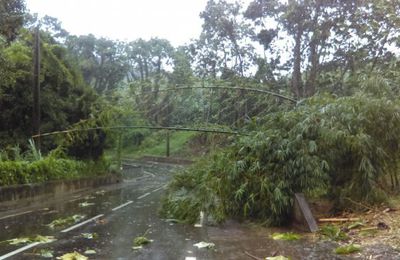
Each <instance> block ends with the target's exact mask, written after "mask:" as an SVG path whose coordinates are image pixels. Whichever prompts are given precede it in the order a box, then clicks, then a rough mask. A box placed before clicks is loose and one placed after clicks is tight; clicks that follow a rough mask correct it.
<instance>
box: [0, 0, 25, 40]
mask: <svg viewBox="0 0 400 260" xmlns="http://www.w3.org/2000/svg"><path fill="white" fill-rule="evenodd" d="M24 14H25V1H24V0H1V1H0V35H3V36H4V37H5V38H6V40H7V41H8V42H10V41H12V40H14V39H15V37H16V36H17V34H18V30H19V29H20V28H21V27H22V25H23V23H24Z"/></svg>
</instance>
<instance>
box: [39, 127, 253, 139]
mask: <svg viewBox="0 0 400 260" xmlns="http://www.w3.org/2000/svg"><path fill="white" fill-rule="evenodd" d="M128 128H130V129H151V130H173V131H190V132H204V133H216V134H230V135H247V134H244V133H240V132H237V131H229V130H214V129H207V128H188V127H171V126H168V127H167V126H165V127H164V126H104V127H91V128H85V129H70V130H63V131H54V132H49V133H43V134H38V135H33V136H32V138H37V137H43V136H50V135H58V134H67V133H73V132H83V131H94V130H100V129H103V130H118V129H128Z"/></svg>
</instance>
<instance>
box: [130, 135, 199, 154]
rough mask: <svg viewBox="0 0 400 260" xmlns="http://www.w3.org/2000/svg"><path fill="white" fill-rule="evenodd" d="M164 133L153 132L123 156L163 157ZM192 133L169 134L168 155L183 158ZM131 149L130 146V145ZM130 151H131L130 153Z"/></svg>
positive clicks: (164, 150) (164, 148)
mask: <svg viewBox="0 0 400 260" xmlns="http://www.w3.org/2000/svg"><path fill="white" fill-rule="evenodd" d="M166 135H167V133H166V132H165V131H160V132H154V133H152V134H150V135H148V136H147V137H146V138H145V139H144V140H143V142H142V143H141V145H140V146H134V147H133V148H128V149H126V150H125V154H127V155H128V154H129V155H133V156H135V157H141V156H143V155H152V156H165V154H166V138H167V136H166ZM194 135H195V134H194V133H193V132H172V133H170V154H171V155H176V154H178V155H179V156H185V154H184V151H185V148H186V147H187V144H188V142H189V140H190V139H191V138H192V137H193V136H194ZM131 147H132V145H131ZM131 150H133V151H132V152H131Z"/></svg>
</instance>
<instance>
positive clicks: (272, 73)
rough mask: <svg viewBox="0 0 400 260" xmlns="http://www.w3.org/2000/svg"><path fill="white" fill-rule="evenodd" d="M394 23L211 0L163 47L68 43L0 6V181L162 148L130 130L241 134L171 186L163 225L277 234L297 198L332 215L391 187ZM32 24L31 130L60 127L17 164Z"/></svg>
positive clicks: (375, 1) (8, 3) (366, 12)
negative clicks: (253, 224) (37, 87)
mask: <svg viewBox="0 0 400 260" xmlns="http://www.w3.org/2000/svg"><path fill="white" fill-rule="evenodd" d="M399 13H400V1H384V0H363V1H358V0H357V1H344V0H336V1H277V0H268V1H264V0H254V1H252V2H251V3H250V4H249V5H248V6H242V5H241V4H240V3H238V2H233V1H227V0H209V1H208V2H207V5H206V7H205V10H203V11H202V12H201V13H200V17H201V19H202V20H203V26H202V32H201V35H199V37H198V39H195V40H193V41H191V42H190V43H188V44H186V45H184V46H172V45H171V44H170V42H169V41H168V40H166V39H160V38H152V39H137V40H134V41H131V42H122V41H116V40H111V39H106V38H96V37H95V36H93V35H81V36H75V35H70V34H69V33H68V32H66V31H65V30H64V29H63V28H62V26H61V23H60V22H59V21H58V20H57V19H55V18H52V17H47V16H46V17H43V18H41V19H39V18H38V17H36V16H35V15H32V14H28V13H26V10H25V6H24V1H23V0H4V1H1V3H0V110H1V114H0V122H1V124H0V150H2V151H3V152H2V154H3V156H2V161H1V162H0V172H1V175H2V176H8V177H2V178H4V179H3V180H1V181H2V182H1V183H3V184H10V183H16V182H30V181H37V180H47V179H51V178H59V177H60V176H75V175H76V173H77V172H82V167H84V166H82V163H83V164H85V165H87V164H89V165H90V161H92V160H103V158H104V156H103V152H104V150H105V149H106V150H108V151H112V150H113V149H114V148H116V150H117V153H116V154H117V157H121V149H125V151H132V150H134V151H135V152H134V153H136V155H137V153H138V151H140V153H142V152H148V151H152V152H154V153H156V154H161V153H162V149H163V146H164V144H160V143H163V142H164V138H165V132H154V131H150V130H146V129H141V128H138V129H135V128H134V127H139V126H146V125H151V126H157V127H163V126H178V127H179V126H185V127H188V126H190V127H195V128H201V127H207V128H212V129H224V130H235V131H239V132H241V133H242V135H241V136H240V137H234V136H231V137H226V138H223V142H222V139H221V140H219V141H220V142H219V146H218V147H219V151H218V152H215V153H213V154H212V155H210V156H209V157H207V158H204V159H201V160H200V162H199V163H198V164H196V165H195V166H193V167H192V168H190V169H188V170H185V172H183V173H181V174H178V175H177V176H176V177H175V178H174V180H173V181H172V183H171V185H170V189H169V193H168V196H167V197H166V199H165V203H164V207H163V211H164V213H165V214H167V215H169V216H170V217H173V218H178V219H182V220H187V221H191V222H193V221H195V220H196V219H197V217H198V213H199V211H201V210H203V211H206V212H207V213H208V214H210V215H212V216H213V217H214V219H215V220H217V221H220V220H223V219H225V218H226V217H231V216H233V217H239V218H249V217H250V218H257V219H262V220H265V221H268V222H270V223H272V224H282V223H285V222H286V221H287V220H288V219H289V216H290V214H291V208H292V207H291V206H292V204H293V194H294V193H295V192H304V193H306V194H307V195H309V196H315V197H317V196H325V197H328V198H331V199H333V200H335V202H336V206H337V207H338V208H340V207H343V206H345V205H349V204H348V203H347V202H348V201H349V199H351V201H363V202H365V203H376V202H381V201H384V199H385V197H386V196H388V195H390V193H391V192H397V191H398V188H399V177H398V170H397V166H398V163H399V162H398V159H399V158H398V154H399V151H398V149H399V144H400V142H399V140H398V138H399V137H398V136H400V135H399V134H400V133H399V132H398V131H400V130H398V129H400V128H399V123H400V122H399V105H400V104H399V102H398V100H397V95H398V93H399V88H398V86H399V83H400V81H399V64H400V63H399V59H398V56H397V55H398V53H399V44H400V41H399V36H400V34H399V32H400V15H399ZM38 25H40V38H41V43H40V46H41V73H40V84H41V101H40V102H41V103H40V106H41V112H42V118H41V121H42V123H41V132H42V133H45V132H53V131H62V130H66V129H67V132H63V133H58V134H54V135H49V136H43V137H42V138H41V152H43V154H46V155H45V156H43V158H42V159H40V160H38V161H37V162H34V161H31V163H27V162H25V161H29V160H28V159H24V158H19V157H18V156H14V157H13V151H16V150H17V149H21V153H25V152H26V151H28V150H29V147H30V146H29V145H28V142H27V140H28V139H29V138H30V137H31V136H32V134H33V133H34V132H33V124H32V109H33V105H32V101H31V100H32V87H31V86H32V71H33V70H32V63H33V52H32V49H33V47H34V37H33V35H34V28H35V27H37V26H38ZM115 126H130V127H131V128H127V129H122V128H116V129H112V128H110V127H115ZM88 129H91V130H88ZM171 136H172V137H173V138H176V144H177V145H179V146H182V145H183V143H184V142H186V140H187V139H188V138H192V137H195V136H197V135H194V134H193V135H192V134H187V135H186V134H183V135H181V136H178V135H174V134H172V135H171ZM210 136H212V134H209V136H208V137H209V138H210V140H211V139H212V137H210ZM149 137H150V138H149ZM174 140H175V139H174ZM182 140H183V141H182ZM217 141H218V140H217ZM215 142H216V140H213V141H212V142H210V144H211V143H212V145H214V144H215ZM133 146H134V148H132V147H133ZM150 146H152V148H149V147H150ZM53 149H56V151H63V152H54V151H53V152H51V151H52V150H53ZM207 150H211V149H207ZM175 151H176V150H174V152H175ZM110 153H111V152H110ZM113 153H114V152H113ZM47 154H48V155H47ZM50 164H51V165H52V167H53V168H54V169H57V170H56V171H54V172H50V171H49V170H48V166H47V165H50ZM105 165H108V164H107V163H105ZM85 167H86V166H85ZM38 169H39V170H38ZM37 171H40V172H41V174H42V176H40V174H36V172H37ZM33 172H35V174H33ZM78 175H79V174H78ZM29 176H35V177H29ZM38 176H40V177H38ZM7 178H8V179H7ZM35 178H36V179H35ZM352 206H353V205H352Z"/></svg>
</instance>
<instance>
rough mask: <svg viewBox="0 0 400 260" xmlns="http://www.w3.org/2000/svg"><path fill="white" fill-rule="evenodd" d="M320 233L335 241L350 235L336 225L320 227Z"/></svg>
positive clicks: (345, 238)
mask: <svg viewBox="0 0 400 260" xmlns="http://www.w3.org/2000/svg"><path fill="white" fill-rule="evenodd" d="M319 233H320V234H321V235H323V236H324V237H326V238H328V239H331V240H334V241H343V240H347V239H348V236H347V234H346V233H345V232H343V231H342V230H340V228H339V227H337V226H334V225H324V226H322V227H321V228H320V230H319Z"/></svg>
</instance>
